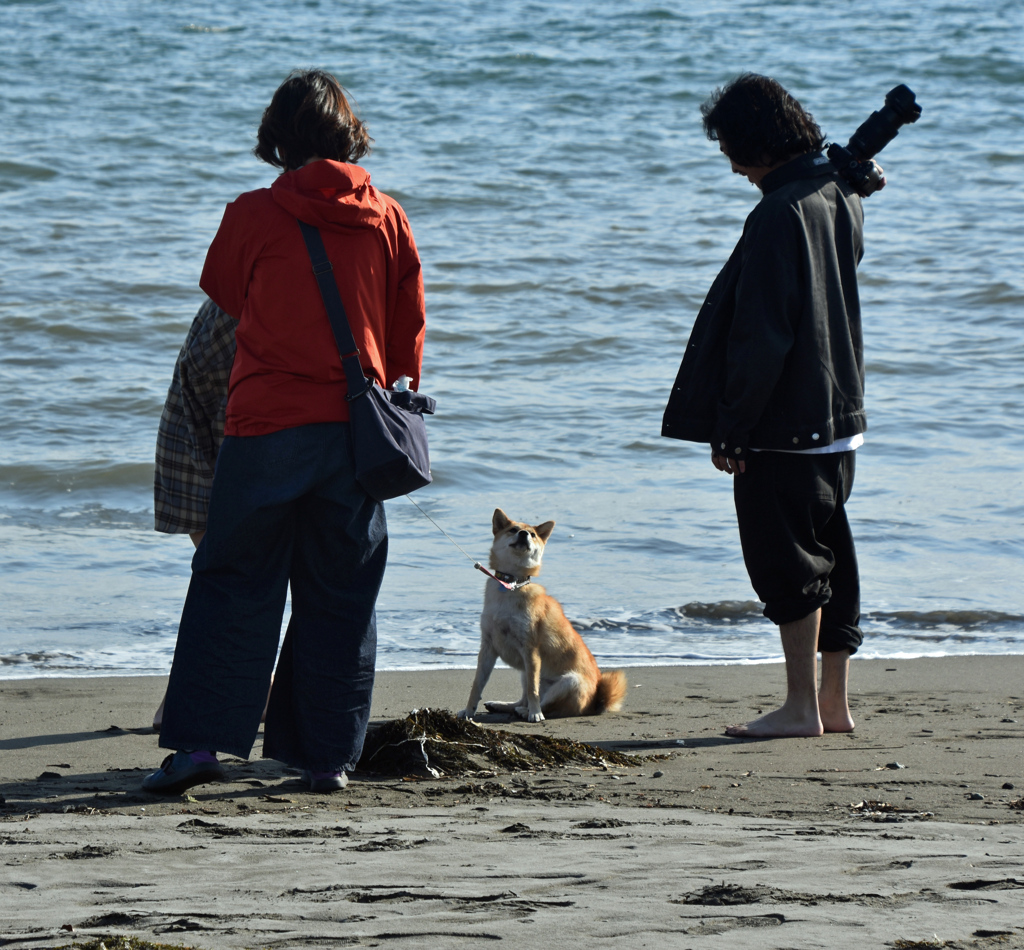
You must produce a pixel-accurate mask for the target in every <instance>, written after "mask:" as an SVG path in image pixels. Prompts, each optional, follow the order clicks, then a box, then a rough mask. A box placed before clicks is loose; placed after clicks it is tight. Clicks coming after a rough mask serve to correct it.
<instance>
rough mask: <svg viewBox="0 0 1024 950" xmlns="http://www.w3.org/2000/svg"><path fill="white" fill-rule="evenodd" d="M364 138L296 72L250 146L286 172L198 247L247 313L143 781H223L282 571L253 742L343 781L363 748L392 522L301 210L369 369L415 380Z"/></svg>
mask: <svg viewBox="0 0 1024 950" xmlns="http://www.w3.org/2000/svg"><path fill="white" fill-rule="evenodd" d="M370 142H371V139H370V137H369V135H368V134H367V132H366V127H365V126H364V125H363V123H362V122H360V121H359V119H358V118H356V116H355V115H354V113H353V112H352V110H351V108H350V107H349V104H348V102H347V101H346V99H345V96H344V93H343V91H342V89H341V86H340V85H339V84H338V82H337V80H335V79H334V77H333V76H331V75H330V74H328V73H325V72H322V71H319V70H312V71H305V72H296V73H293V74H292V75H291V76H289V77H288V79H287V80H286V81H285V82H284V84H283V85H282V86H281V87H280V88H279V89H278V90H277V91H276V92H275V93H274V97H273V99H272V101H271V103H270V105H269V106H268V107H267V110H266V111H265V112H264V114H263V120H262V123H261V124H260V129H259V133H258V144H257V146H256V148H255V149H254V151H255V154H256V155H257V156H258V157H259V158H261V159H263V160H264V161H266V162H268V163H270V164H271V165H276V166H279V167H280V168H282V169H284V172H283V174H281V175H280V177H278V178H277V180H276V181H275V182H274V183H273V185H272V186H271V187H270V188H261V189H258V190H257V191H251V192H247V193H246V194H243V195H240V196H239V197H238V198H237V199H236V200H235V201H233V202H231V204H229V205H228V206H227V209H226V210H225V212H224V218H223V220H222V221H221V225H220V228H219V230H218V231H217V235H216V237H215V238H214V240H213V243H212V244H211V246H210V250H209V252H208V253H207V256H206V264H205V266H204V268H203V274H202V278H201V280H200V286H201V287H202V289H203V290H204V291H205V292H206V293H207V294H208V295H209V296H210V297H211V298H212V300H213V301H214V302H215V303H216V304H217V305H218V306H219V307H220V308H221V309H223V310H224V311H226V312H227V313H228V314H230V315H231V316H232V317H234V318H235V319H236V320H237V321H238V324H237V329H236V333H235V338H236V341H237V351H236V355H235V361H234V366H233V369H232V371H231V379H230V383H229V389H228V403H227V411H226V420H225V438H224V442H223V444H222V446H221V449H220V453H219V455H218V459H217V469H216V474H215V476H214V481H213V489H212V494H211V499H210V511H209V520H208V522H207V532H206V535H205V537H204V538H203V541H202V543H201V544H200V546H199V548H198V550H197V551H196V554H195V557H194V558H193V561H192V580H191V583H190V585H189V591H188V596H187V598H186V601H185V607H184V610H183V612H182V617H181V625H180V627H179V631H178V643H177V647H176V649H175V653H174V663H173V665H172V668H171V677H170V682H169V684H168V691H167V704H166V710H165V713H164V721H163V728H162V730H161V734H160V745H161V746H162V747H164V748H167V749H173V750H175V752H174V754H173V755H170V756H168V757H167V759H165V760H164V763H163V765H162V767H161V768H160V769H159V770H158V771H157V772H154V773H153V774H151V775H149V776H147V778H146V779H145V780H144V781H143V788H144V789H146V790H147V791H151V792H156V793H161V794H178V793H180V792H182V791H184V790H185V789H187V788H190V787H192V786H193V785H199V784H202V783H205V782H210V781H219V780H223V779H224V778H225V774H224V772H223V770H222V768H221V767H220V765H219V764H218V762H217V759H216V752H217V751H221V752H226V753H230V754H232V755H236V756H239V757H240V758H247V757H248V755H249V752H250V750H251V748H252V744H253V741H254V739H255V737H256V733H257V730H258V728H259V722H260V715H261V713H262V711H263V703H264V700H265V698H266V695H267V687H268V685H269V683H270V677H271V672H272V670H273V666H274V658H275V655H276V652H277V644H278V640H279V637H280V631H281V619H282V616H283V613H284V606H285V597H286V594H287V590H288V586H289V584H290V585H291V594H292V616H291V620H290V622H289V624H288V630H287V632H286V634H285V640H284V644H283V646H282V649H281V656H280V659H279V661H278V667H277V674H276V676H275V677H274V685H273V689H272V691H271V695H270V701H269V705H268V707H267V715H266V730H265V734H264V743H263V755H264V757H266V758H274V759H279V760H281V761H282V762H285V763H287V764H288V765H290V766H293V767H295V768H298V769H300V770H302V772H303V775H304V777H305V779H306V781H307V782H308V783H309V784H310V787H311V789H312V790H313V791H316V792H324V791H331V790H333V789H337V788H343V787H344V785H345V782H346V775H345V773H346V770H351V769H352V768H354V766H355V764H356V762H358V760H359V754H360V752H361V749H362V744H363V738H364V735H365V732H366V725H367V722H368V719H369V711H370V698H371V694H372V689H373V674H374V662H375V658H376V627H375V622H374V603H375V601H376V598H377V592H378V590H379V589H380V583H381V579H382V577H383V574H384V565H385V561H386V558H387V529H386V524H385V521H384V509H383V506H382V505H381V504H380V503H379V502H377V501H374V500H373V499H372V498H371V497H370V496H369V495H367V494H366V492H365V491H364V490H363V489H362V488H360V487H359V485H358V484H357V483H356V481H355V477H354V473H353V467H352V452H351V442H350V436H349V427H348V406H347V403H346V400H345V395H346V391H347V387H346V384H345V375H344V372H343V370H342V366H341V359H340V357H339V354H338V349H337V346H336V345H335V342H334V336H333V333H332V330H331V326H330V323H329V321H328V317H327V314H326V312H325V310H324V306H323V302H322V300H321V298H320V292H319V288H318V286H317V283H316V278H315V276H314V275H313V272H312V266H311V264H310V260H309V256H308V253H307V251H306V247H305V244H304V242H303V239H302V233H301V231H300V230H299V225H298V219H301V220H303V221H305V222H308V223H309V224H312V225H315V226H316V227H317V228H319V229H320V232H321V234H322V236H323V240H324V244H325V245H326V248H327V251H328V254H329V256H330V258H331V261H332V263H333V265H334V275H335V277H336V278H337V283H338V287H339V290H340V292H341V297H342V300H343V302H344V305H345V310H346V312H347V314H348V319H349V323H350V324H351V327H352V333H353V335H354V337H355V341H356V344H357V346H358V348H359V351H360V354H361V355H360V362H361V364H362V367H363V372H364V374H365V375H366V376H368V377H374V378H376V379H377V381H378V382H379V383H380V384H381V385H382V386H384V387H386V388H387V387H390V386H391V385H392V384H393V383H394V382H395V381H396V380H397V379H398V378H399V377H401V376H407V377H409V379H410V383H409V386H410V388H412V389H416V388H417V387H418V385H419V376H420V367H421V360H422V352H423V335H424V304H423V278H422V273H421V269H420V260H419V255H418V254H417V252H416V244H415V242H414V241H413V236H412V232H411V230H410V228H409V223H408V221H407V220H406V217H405V213H404V212H403V211H402V209H401V207H399V205H398V203H397V202H396V201H394V200H393V199H391V198H389V197H388V196H387V195H385V194H382V193H381V192H379V191H377V189H376V188H374V187H373V186H372V185H371V184H370V176H369V175H368V174H367V173H366V171H365V170H363V169H362V168H360V167H359V166H358V165H355V164H352V163H353V162H354V161H356V160H358V159H359V158H361V157H362V156H363V155H365V154H366V153H367V152H368V151H369V146H370Z"/></svg>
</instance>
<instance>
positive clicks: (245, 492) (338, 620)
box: [160, 422, 387, 772]
mask: <svg viewBox="0 0 1024 950" xmlns="http://www.w3.org/2000/svg"><path fill="white" fill-rule="evenodd" d="M386 561H387V525H386V522H385V518H384V507H383V505H381V504H380V503H379V502H377V501H374V500H373V499H372V498H371V497H370V496H369V495H367V494H366V492H365V491H363V489H362V488H361V487H360V486H359V484H358V483H357V482H356V480H355V476H354V472H353V467H352V450H351V442H350V434H349V427H348V424H347V423H343V422H339V423H319V424H315V425H307V426H299V427H296V428H292V429H284V430H282V431H280V432H274V433H271V434H270V435H260V436H229V437H227V438H226V439H225V440H224V443H223V445H222V446H221V449H220V453H219V455H218V458H217V470H216V475H215V477H214V482H213V492H212V496H211V499H210V514H209V522H208V524H207V530H206V535H205V537H204V538H203V540H202V542H201V543H200V545H199V548H198V549H197V551H196V553H195V556H194V557H193V559H192V580H191V583H190V584H189V590H188V596H187V598H186V600H185V607H184V610H183V612H182V616H181V625H180V627H179V630H178V642H177V646H176V648H175V651H174V663H173V665H172V668H171V678H170V683H169V685H168V689H167V703H166V707H165V712H164V720H163V728H162V730H161V733H160V745H161V746H163V747H164V748H167V749H209V750H212V751H219V752H226V753H230V754H232V755H236V756H239V757H241V758H248V755H249V752H250V751H251V749H252V745H253V742H254V740H255V738H256V733H257V731H258V729H259V724H260V716H261V714H262V711H263V705H264V702H265V701H266V698H267V688H268V686H269V684H270V677H271V673H272V672H273V668H274V658H275V656H276V654H277V646H278V640H279V637H280V631H281V619H282V616H283V614H284V607H285V599H286V596H287V590H288V585H289V583H290V584H291V589H292V616H291V621H290V622H289V625H288V630H287V633H286V635H285V641H284V645H283V647H282V650H281V657H280V660H279V662H278V669H277V675H276V676H275V677H274V687H273V691H272V693H271V696H270V704H269V708H268V710H267V719H266V728H265V733H264V743H263V755H264V757H265V758H273V759H278V760H280V761H282V762H284V763H286V764H288V765H291V766H293V767H296V768H300V769H309V770H312V771H317V772H334V771H339V770H341V769H345V770H351V769H352V768H354V767H355V765H356V763H357V762H358V760H359V755H360V753H361V751H362V745H363V739H364V737H365V734H366V726H367V723H368V721H369V715H370V700H371V697H372V694H373V675H374V663H375V661H376V650H377V631H376V622H375V616H374V603H375V602H376V599H377V593H378V591H379V590H380V584H381V580H382V579H383V576H384V567H385V563H386Z"/></svg>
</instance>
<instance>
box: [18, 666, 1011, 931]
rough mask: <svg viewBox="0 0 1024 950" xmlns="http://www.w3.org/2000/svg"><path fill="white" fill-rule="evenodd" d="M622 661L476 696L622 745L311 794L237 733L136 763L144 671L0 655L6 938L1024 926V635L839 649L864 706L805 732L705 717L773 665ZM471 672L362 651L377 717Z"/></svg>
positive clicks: (735, 711)
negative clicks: (846, 652)
mask: <svg viewBox="0 0 1024 950" xmlns="http://www.w3.org/2000/svg"><path fill="white" fill-rule="evenodd" d="M627 673H628V677H629V683H630V693H629V696H628V697H627V700H626V705H625V708H624V709H623V711H622V712H621V713H619V714H615V715H609V716H603V717H595V718H584V719H574V720H553V721H548V722H544V723H539V724H536V725H531V724H527V723H522V722H511V721H509V720H508V719H507V718H506V717H500V716H491V715H487V714H482V715H481V716H480V717H478V721H479V722H480V723H481V724H484V725H488V726H493V727H496V728H500V729H504V730H508V731H509V732H511V733H513V734H522V733H538V734H541V735H547V736H552V737H560V738H569V739H575V740H579V741H583V742H587V743H592V744H595V745H598V746H600V747H601V748H603V749H607V750H615V751H618V752H624V753H630V754H633V755H636V756H637V760H636V761H635V762H634V763H631V764H629V765H625V766H620V765H615V766H610V767H600V768H595V769H587V768H579V767H568V768H553V769H546V770H540V771H529V772H517V773H508V772H502V771H493V774H486V773H484V774H475V775H468V776H467V775H462V776H448V777H444V778H441V779H439V780H432V779H422V778H421V777H417V776H405V777H397V776H396V777H382V776H374V775H356V776H354V777H353V780H352V782H351V784H350V785H349V787H348V788H347V789H345V790H344V791H342V792H339V793H336V794H334V795H331V796H324V795H312V794H310V793H309V792H308V791H306V790H305V788H304V786H303V785H302V784H301V783H300V782H299V781H298V778H297V776H296V775H295V773H293V772H289V771H288V770H287V769H284V768H283V767H281V766H280V765H279V764H278V763H275V762H271V761H266V760H261V759H260V758H259V749H260V745H259V740H257V745H256V747H255V748H254V750H253V753H252V758H251V759H250V760H249V761H248V762H241V761H239V760H232V759H228V760H227V762H226V765H227V767H228V769H229V772H230V776H231V780H230V781H229V782H228V783H227V784H223V785H209V786H201V787H198V788H195V789H193V790H192V792H191V794H190V795H189V796H187V797H176V798H171V799H159V798H153V797H152V796H149V795H144V794H143V793H142V792H140V791H139V788H138V784H139V781H140V780H141V778H142V776H143V775H144V774H146V773H147V772H148V771H151V770H152V769H153V768H154V767H156V766H157V765H158V764H159V761H160V759H161V758H162V756H163V752H162V751H160V750H158V748H157V745H156V736H155V735H154V734H153V732H152V729H151V728H150V727H149V722H150V718H151V716H152V713H153V710H154V709H155V708H156V705H157V702H158V701H159V697H160V695H161V693H162V690H163V687H164V683H165V681H164V680H163V679H162V678H155V677H152V678H149V677H147V678H105V679H37V680H20V681H17V680H16V681H11V680H8V681H0V795H2V796H3V802H2V803H0V857H2V861H3V870H2V873H0V946H3V947H7V946H9V947H17V948H22V947H25V948H27V947H33V948H41V947H51V946H61V945H65V944H68V943H70V942H71V940H72V939H83V938H86V937H91V936H95V935H97V934H114V933H123V934H136V935H139V936H144V937H147V938H149V939H156V940H159V941H161V942H167V943H175V944H187V945H191V946H196V947H204V948H210V950H214V948H219V947H253V948H255V947H278V946H281V947H284V946H312V945H333V946H338V945H345V946H381V945H386V944H389V943H390V942H391V941H398V940H399V939H400V938H401V943H400V945H401V946H403V947H410V948H416V947H428V946H429V947H433V948H436V947H448V946H471V945H473V944H474V943H478V942H485V943H488V944H489V943H490V942H495V941H498V940H505V941H511V942H513V943H514V945H515V946H517V947H534V946H536V947H541V946H547V945H548V944H550V942H551V941H552V940H553V939H560V937H559V935H563V936H567V935H570V934H571V935H572V936H573V937H574V938H577V939H583V938H591V940H592V942H593V941H607V942H608V944H609V945H611V942H612V941H613V940H617V941H621V940H627V941H628V942H629V945H630V946H641V947H652V948H654V947H659V948H660V947H681V948H682V947H694V948H697V947H720V946H724V945H726V944H725V943H723V941H727V942H728V946H730V947H740V948H742V947H748V946H749V947H759V948H762V947H765V948H767V947H780V948H781V947H796V946H800V947H817V946H821V947H829V946H835V945H838V944H839V942H840V941H842V942H843V943H844V944H846V945H850V946H863V947H869V946H870V947H874V946H879V947H880V946H885V945H890V946H891V945H895V944H894V942H895V941H899V940H906V941H911V943H910V944H908V945H911V946H912V945H913V943H912V942H913V941H929V942H930V943H926V944H922V946H924V945H930V946H940V945H943V944H941V943H936V942H935V941H936V940H938V941H945V942H946V943H945V946H948V947H978V948H983V947H989V946H991V947H996V946H998V947H1024V657H1022V656H1007V657H964V658H944V659H936V660H929V659H918V660H898V661H874V660H867V661H855V662H854V664H853V670H852V683H851V706H852V709H853V713H854V718H855V719H856V721H857V729H856V731H855V732H854V733H853V734H851V735H827V736H824V737H822V738H820V739H785V740H779V739H776V740H736V739H732V738H729V737H727V736H725V735H723V733H722V729H723V727H724V726H725V725H726V724H729V723H733V722H742V721H745V720H747V719H750V718H752V717H753V716H755V715H757V714H758V711H759V710H768V709H770V708H772V707H773V705H775V704H776V703H777V702H778V700H779V697H780V694H781V690H782V683H783V671H782V667H781V665H771V666H756V667H658V668H642V669H631V670H628V671H627ZM471 677H472V673H471V672H470V671H436V672H426V673H423V672H418V673H382V674H380V675H379V677H378V685H377V690H376V695H375V700H374V709H373V717H374V720H375V721H382V720H386V719H392V718H397V717H401V716H404V715H405V714H406V713H408V712H409V711H410V710H411V709H413V708H418V707H430V708H447V709H452V710H457V709H459V708H461V706H462V705H463V703H464V702H465V697H466V695H467V694H468V691H469V686H470V680H471ZM517 690H518V682H517V679H516V678H515V677H514V674H512V673H510V672H509V671H498V672H496V673H495V676H494V677H493V678H492V681H491V683H490V685H489V687H488V690H487V692H486V694H485V697H484V698H485V699H509V698H515V696H516V695H517ZM64 925H67V926H70V927H73V928H74V931H68V930H62V929H61V927H62V926H64ZM726 934H727V936H726Z"/></svg>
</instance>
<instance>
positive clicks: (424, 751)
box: [359, 709, 637, 778]
mask: <svg viewBox="0 0 1024 950" xmlns="http://www.w3.org/2000/svg"><path fill="white" fill-rule="evenodd" d="M636 762H637V758H636V757H635V756H628V755H623V754H622V753H621V752H612V751H609V750H606V749H600V748H598V747H597V746H592V745H587V744H586V743H583V742H574V741H573V740H571V739H554V738H551V737H549V736H540V735H536V734H532V733H525V732H524V733H513V732H507V731H505V730H502V729H485V728H482V727H481V726H478V725H476V723H473V722H470V721H469V720H467V719H458V718H456V716H454V715H453V714H452V713H450V712H449V711H448V710H446V709H414V710H413V711H412V712H411V713H409V715H408V716H406V717H405V719H392V720H390V721H389V722H385V723H382V724H380V725H377V726H371V728H370V730H369V731H368V732H367V734H366V743H365V744H364V746H363V755H362V758H361V759H360V760H359V770H360V771H361V772H371V773H374V774H377V775H390V776H400V777H404V776H407V775H419V776H429V777H430V778H441V777H443V776H446V775H448V776H452V775H472V774H476V773H479V772H487V771H493V770H494V769H500V770H502V771H507V772H528V771H537V770H539V769H549V768H559V767H562V766H567V765H574V766H577V767H581V768H604V767H606V766H608V765H635V764H636Z"/></svg>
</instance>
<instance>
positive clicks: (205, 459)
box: [153, 300, 235, 534]
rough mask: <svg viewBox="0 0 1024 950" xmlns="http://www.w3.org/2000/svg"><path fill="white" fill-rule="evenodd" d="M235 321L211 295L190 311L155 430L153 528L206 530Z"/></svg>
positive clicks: (175, 531) (180, 531)
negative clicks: (189, 321)
mask: <svg viewBox="0 0 1024 950" xmlns="http://www.w3.org/2000/svg"><path fill="white" fill-rule="evenodd" d="M234 360H235V321H234V320H233V319H232V318H231V317H229V316H228V315H227V314H226V313H225V312H224V311H223V310H221V309H220V307H218V306H217V305H216V304H215V303H214V302H213V301H212V300H207V301H206V302H205V303H204V304H203V305H202V306H201V307H200V308H199V312H198V313H197V314H196V317H195V319H194V320H193V321H192V326H191V327H190V328H189V331H188V335H187V336H186V337H185V343H184V345H183V346H182V348H181V352H180V353H179V354H178V359H177V362H175V364H174V377H173V378H172V379H171V386H170V389H168V390H167V400H166V402H165V403H164V411H163V413H162V414H161V416H160V426H159V428H158V429H157V435H156V477H155V479H154V484H153V513H154V515H155V520H156V530H157V531H164V532H167V533H168V534H187V533H191V532H193V531H203V530H205V529H206V512H207V509H208V507H209V504H210V487H211V486H212V484H213V470H214V466H215V465H216V463H217V451H218V450H219V449H220V444H221V441H222V440H223V439H224V410H225V408H226V407H227V402H228V378H229V377H230V376H231V366H232V363H234Z"/></svg>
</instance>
